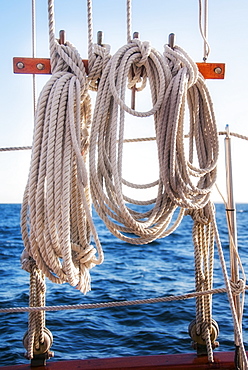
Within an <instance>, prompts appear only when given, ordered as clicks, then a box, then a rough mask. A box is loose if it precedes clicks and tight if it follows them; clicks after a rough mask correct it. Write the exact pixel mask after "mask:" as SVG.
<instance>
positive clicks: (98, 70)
mask: <svg viewBox="0 0 248 370" xmlns="http://www.w3.org/2000/svg"><path fill="white" fill-rule="evenodd" d="M110 59H111V55H110V45H108V44H104V45H98V44H94V45H93V55H92V60H89V67H88V69H89V71H88V80H89V81H90V82H89V87H90V89H91V90H93V91H97V89H98V81H99V79H100V78H101V76H102V72H103V70H104V69H105V67H106V65H107V64H108V62H109V60H110Z"/></svg>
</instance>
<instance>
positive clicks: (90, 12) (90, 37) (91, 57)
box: [87, 0, 93, 74]
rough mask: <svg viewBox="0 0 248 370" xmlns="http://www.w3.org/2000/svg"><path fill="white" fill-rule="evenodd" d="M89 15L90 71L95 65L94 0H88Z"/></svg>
mask: <svg viewBox="0 0 248 370" xmlns="http://www.w3.org/2000/svg"><path fill="white" fill-rule="evenodd" d="M87 15H88V70H89V72H90V71H91V69H92V65H93V20H92V0H87ZM88 74H89V73H88Z"/></svg>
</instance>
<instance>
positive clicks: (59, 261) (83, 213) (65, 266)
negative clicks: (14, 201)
mask: <svg viewBox="0 0 248 370" xmlns="http://www.w3.org/2000/svg"><path fill="white" fill-rule="evenodd" d="M48 9H49V36H50V53H51V66H52V73H53V74H52V77H51V79H50V80H49V81H48V82H47V84H46V85H45V87H44V88H43V90H42V93H41V95H40V97H39V101H38V106H37V111H36V117H35V130H34V139H33V152H32V159H31V165H30V174H29V180H28V184H27V188H26V192H25V195H24V201H23V207H22V233H23V240H24V245H25V249H26V251H27V252H28V254H29V255H30V256H31V257H32V258H33V259H34V260H35V261H36V264H37V266H38V267H39V269H40V270H41V271H43V273H44V274H45V275H46V276H47V277H48V278H49V279H50V280H52V281H53V282H57V283H63V282H69V283H70V284H71V285H72V286H77V288H78V289H79V290H81V291H82V292H84V293H86V292H87V291H88V290H89V289H90V275H89V269H90V268H91V267H93V266H94V265H95V264H100V263H102V261H103V253H102V249H101V245H100V242H99V239H98V236H97V233H96V230H95V227H94V224H93V222H92V218H91V211H90V207H91V201H90V193H89V185H88V173H87V155H88V145H89V131H90V125H91V102H90V97H89V94H88V81H87V76H86V72H85V68H84V65H83V62H82V59H81V57H80V55H79V53H78V52H77V50H76V49H75V47H73V46H72V45H71V44H70V43H69V42H66V43H65V45H60V44H59V43H58V41H57V40H55V37H54V15H53V1H52V0H49V2H48ZM91 233H92V234H93V237H94V240H95V244H96V249H95V248H94V247H93V246H92V244H91V243H90V234H91ZM96 250H97V252H98V257H96V256H95V254H96Z"/></svg>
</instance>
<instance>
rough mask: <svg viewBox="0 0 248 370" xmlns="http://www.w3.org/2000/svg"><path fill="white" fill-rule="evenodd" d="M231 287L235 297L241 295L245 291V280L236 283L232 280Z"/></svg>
mask: <svg viewBox="0 0 248 370" xmlns="http://www.w3.org/2000/svg"><path fill="white" fill-rule="evenodd" d="M230 285H231V289H232V293H233V295H239V294H241V293H244V291H245V282H244V280H243V279H240V280H238V281H237V282H236V283H235V282H234V281H232V280H230Z"/></svg>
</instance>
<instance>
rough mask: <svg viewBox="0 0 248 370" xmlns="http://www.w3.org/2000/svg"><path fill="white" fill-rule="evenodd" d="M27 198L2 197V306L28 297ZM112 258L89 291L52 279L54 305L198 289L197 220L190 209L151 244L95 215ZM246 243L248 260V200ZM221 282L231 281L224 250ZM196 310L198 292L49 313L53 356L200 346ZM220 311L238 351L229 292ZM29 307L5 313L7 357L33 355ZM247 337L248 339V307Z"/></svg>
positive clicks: (241, 207) (216, 310) (220, 298)
mask: <svg viewBox="0 0 248 370" xmlns="http://www.w3.org/2000/svg"><path fill="white" fill-rule="evenodd" d="M20 208H21V206H20V205H19V204H1V205H0V215H1V217H0V307H1V308H5V307H19V306H27V305H28V295H29V274H28V273H27V272H26V271H24V270H22V269H21V266H20V254H21V252H22V249H23V243H22V239H21V233H20V226H19V224H20ZM216 210H217V222H218V227H219V232H220V236H221V241H222V245H223V249H224V254H225V257H226V259H227V263H228V260H229V252H228V235H227V227H226V221H225V212H224V206H223V205H219V204H217V205H216ZM95 222H96V226H97V229H98V233H99V236H100V240H101V242H102V246H103V249H104V252H105V262H104V263H103V265H101V266H96V267H94V268H93V269H92V270H91V277H92V290H91V292H89V293H88V294H87V295H86V296H84V295H83V294H82V293H80V292H79V291H77V290H76V289H75V288H73V287H71V286H69V285H68V284H63V285H56V284H53V283H50V282H49V281H47V299H46V301H47V302H46V303H47V305H65V304H81V303H96V302H108V301H119V300H133V299H143V298H152V297H159V296H167V295H177V294H184V293H188V292H192V291H194V260H193V245H192V239H191V238H192V236H191V229H192V221H191V218H190V217H189V216H186V217H185V218H184V220H183V222H182V224H181V225H180V227H179V228H178V229H177V230H176V232H174V233H173V234H172V235H170V236H169V237H167V238H165V239H162V240H158V241H155V242H153V243H151V244H149V245H146V246H133V245H130V244H127V243H124V242H122V241H120V240H119V239H117V238H115V237H113V236H112V235H111V234H110V233H109V231H107V230H106V228H105V227H104V225H103V224H102V222H101V221H100V220H99V219H98V218H97V217H95ZM237 224H238V243H239V251H240V255H241V258H242V261H243V265H244V268H245V270H246V271H247V268H248V249H247V248H248V245H247V240H248V204H238V205H237ZM214 279H215V282H214V287H222V286H224V283H223V278H222V272H221V267H220V263H219V259H218V254H217V251H216V253H215V269H214ZM194 316H195V300H194V299H188V300H185V301H177V302H170V303H155V304H144V305H137V306H128V307H119V308H107V309H104V308H103V309H90V310H70V311H57V312H47V313H46V326H47V328H48V329H49V330H50V331H51V332H52V334H53V338H54V341H53V346H52V348H51V350H53V351H54V353H55V357H54V358H53V359H51V360H50V361H60V360H67V359H86V358H99V357H117V356H136V355H151V354H165V353H167V354H174V353H189V352H192V351H193V349H192V348H191V339H190V337H189V335H188V325H189V323H190V322H191V321H192V320H193V319H194ZM213 318H214V319H215V320H216V321H217V322H218V325H219V329H220V335H219V337H218V341H219V342H220V347H219V348H218V349H217V351H232V350H233V348H234V345H233V325H232V318H231V312H230V309H229V304H228V301H227V298H226V294H219V295H214V296H213ZM27 319H28V314H27V313H11V314H2V313H0V365H1V366H4V365H11V364H21V363H28V360H26V359H25V358H24V357H23V354H24V352H25V349H24V347H23V345H22V338H23V335H24V333H25V332H26V330H27ZM243 323H244V325H243V328H244V341H245V344H246V343H247V341H248V335H247V328H248V309H245V312H244V320H243Z"/></svg>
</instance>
